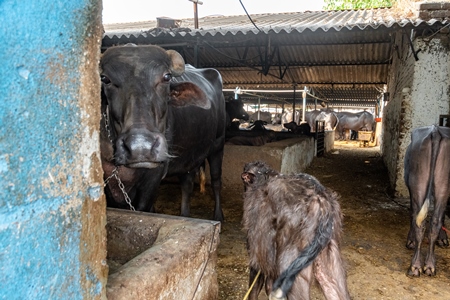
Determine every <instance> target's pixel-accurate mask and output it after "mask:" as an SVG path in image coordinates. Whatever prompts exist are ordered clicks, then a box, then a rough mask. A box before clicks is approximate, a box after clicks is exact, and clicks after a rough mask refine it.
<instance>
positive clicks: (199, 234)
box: [107, 208, 220, 300]
mask: <svg viewBox="0 0 450 300" xmlns="http://www.w3.org/2000/svg"><path fill="white" fill-rule="evenodd" d="M219 232H220V222H217V221H208V220H200V219H192V218H183V217H176V216H168V215H159V214H151V213H144V212H132V211H127V210H119V209H110V208H108V209H107V238H108V241H107V244H108V257H107V258H108V265H109V276H108V282H107V298H108V299H109V300H114V299H120V300H126V299H133V300H139V299H168V300H169V299H170V300H172V299H217V298H218V283H217V272H216V265H217V246H218V244H219Z"/></svg>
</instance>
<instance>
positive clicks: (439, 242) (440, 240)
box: [436, 220, 449, 248]
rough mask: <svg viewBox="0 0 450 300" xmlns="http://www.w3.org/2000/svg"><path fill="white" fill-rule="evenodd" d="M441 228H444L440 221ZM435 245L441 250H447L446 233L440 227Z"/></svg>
mask: <svg viewBox="0 0 450 300" xmlns="http://www.w3.org/2000/svg"><path fill="white" fill-rule="evenodd" d="M442 226H444V221H443V220H442ZM436 245H438V246H439V247H441V248H447V247H448V246H449V243H448V236H447V233H446V232H445V230H444V229H442V227H441V228H440V230H439V235H438V238H437V241H436Z"/></svg>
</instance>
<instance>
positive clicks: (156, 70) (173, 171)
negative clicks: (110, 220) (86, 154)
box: [100, 45, 226, 220]
mask: <svg viewBox="0 0 450 300" xmlns="http://www.w3.org/2000/svg"><path fill="white" fill-rule="evenodd" d="M100 72H101V81H102V113H103V120H102V123H101V127H102V130H101V158H102V165H103V170H104V176H105V178H107V179H109V182H108V184H107V185H106V187H105V193H106V196H107V203H108V206H111V207H118V208H130V206H131V205H132V206H133V207H134V208H135V209H136V210H140V211H153V210H154V208H153V205H154V201H155V200H156V196H157V191H158V188H159V185H160V182H161V179H162V178H164V177H165V176H177V177H178V178H179V179H180V183H181V187H182V201H181V215H183V216H189V196H190V194H191V192H192V190H193V185H194V178H195V175H196V172H197V171H198V169H199V167H200V166H201V165H202V164H203V163H204V161H205V159H207V160H208V163H209V165H210V172H211V185H212V188H213V193H214V198H215V209H214V219H216V220H223V213H222V209H221V204H220V190H221V185H222V183H221V175H222V159H223V147H224V142H225V125H226V115H225V99H224V97H223V94H222V78H221V76H220V74H219V72H218V71H216V70H214V69H196V68H194V67H192V66H190V65H187V64H186V65H185V63H184V60H183V58H182V57H181V55H180V54H179V53H177V52H176V51H173V50H167V51H166V50H164V49H162V48H161V47H158V46H151V45H150V46H134V45H126V46H123V47H112V48H109V49H108V50H106V51H105V53H104V54H103V55H102V58H101V61H100ZM205 124H208V125H207V126H205ZM117 178H120V181H121V182H122V184H123V186H122V187H121V184H120V181H119V180H117ZM123 191H125V192H126V194H127V195H128V197H127V196H126V194H125V193H124V192H123ZM127 202H129V203H127Z"/></svg>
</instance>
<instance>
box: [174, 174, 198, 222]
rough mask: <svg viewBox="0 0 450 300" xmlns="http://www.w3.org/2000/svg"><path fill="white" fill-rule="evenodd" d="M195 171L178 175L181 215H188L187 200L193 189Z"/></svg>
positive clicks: (188, 205) (188, 206)
mask: <svg viewBox="0 0 450 300" xmlns="http://www.w3.org/2000/svg"><path fill="white" fill-rule="evenodd" d="M195 176H196V174H195V172H189V173H186V174H184V175H182V176H179V177H178V178H179V179H180V183H181V215H182V216H183V217H189V216H190V203H189V200H190V198H191V195H192V191H193V190H194V179H195Z"/></svg>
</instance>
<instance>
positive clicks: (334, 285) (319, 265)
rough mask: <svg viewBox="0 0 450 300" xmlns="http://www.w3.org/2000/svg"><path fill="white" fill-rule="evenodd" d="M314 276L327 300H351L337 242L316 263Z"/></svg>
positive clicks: (327, 248)
mask: <svg viewBox="0 0 450 300" xmlns="http://www.w3.org/2000/svg"><path fill="white" fill-rule="evenodd" d="M314 275H315V277H316V279H317V282H318V283H319V285H320V287H321V289H322V291H323V294H324V295H325V298H326V299H330V300H331V299H342V300H344V299H350V294H349V292H348V289H347V279H346V274H345V269H344V264H343V261H342V257H341V254H340V251H339V245H338V244H337V242H336V241H335V240H332V241H331V242H330V244H329V245H328V246H327V247H326V248H325V249H323V250H322V252H321V253H320V254H319V256H318V257H317V258H316V260H315V261H314Z"/></svg>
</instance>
